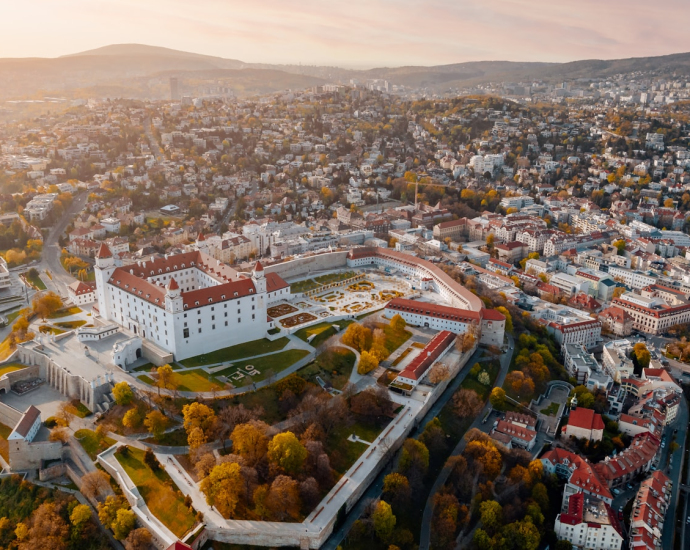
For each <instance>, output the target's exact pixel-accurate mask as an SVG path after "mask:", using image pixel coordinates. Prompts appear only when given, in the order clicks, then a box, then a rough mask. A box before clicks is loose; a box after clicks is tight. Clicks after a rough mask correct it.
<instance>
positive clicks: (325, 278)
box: [290, 271, 356, 294]
mask: <svg viewBox="0 0 690 550" xmlns="http://www.w3.org/2000/svg"><path fill="white" fill-rule="evenodd" d="M355 275H356V273H355V272H354V271H342V272H339V273H327V274H326V275H321V276H320V277H314V278H313V279H305V280H303V281H297V282H296V283H292V284H291V285H290V291H291V292H292V293H294V294H299V293H300V292H307V291H309V290H314V289H315V288H319V287H320V286H323V285H328V284H330V283H335V282H336V281H344V280H345V279H351V278H352V277H354V276H355Z"/></svg>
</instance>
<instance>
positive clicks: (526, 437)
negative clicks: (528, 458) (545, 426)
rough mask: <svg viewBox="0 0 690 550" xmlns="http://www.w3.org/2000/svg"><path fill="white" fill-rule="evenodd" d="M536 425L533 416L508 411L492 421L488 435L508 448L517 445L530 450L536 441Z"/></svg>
mask: <svg viewBox="0 0 690 550" xmlns="http://www.w3.org/2000/svg"><path fill="white" fill-rule="evenodd" d="M536 425H537V422H536V419H535V418H534V417H532V416H529V415H527V414H521V413H514V412H510V411H509V412H507V413H506V415H505V417H504V418H502V419H500V420H497V421H496V422H495V423H494V427H493V429H492V430H491V433H490V434H489V435H490V436H491V438H492V439H495V440H496V441H498V442H499V443H501V444H503V445H505V446H506V447H508V448H509V449H512V448H515V447H518V448H520V449H527V450H528V451H531V450H532V449H533V448H534V445H535V443H536V442H537V432H536V430H535V428H536Z"/></svg>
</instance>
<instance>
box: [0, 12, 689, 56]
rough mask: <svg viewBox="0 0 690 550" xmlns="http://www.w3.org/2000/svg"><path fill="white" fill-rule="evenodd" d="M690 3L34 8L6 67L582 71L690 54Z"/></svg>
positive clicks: (13, 25)
mask: <svg viewBox="0 0 690 550" xmlns="http://www.w3.org/2000/svg"><path fill="white" fill-rule="evenodd" d="M689 20H690V4H689V3H688V0H658V1H656V2H649V1H648V0H480V1H476V0H475V1H474V2H468V1H467V0H194V1H192V0H24V1H21V2H11V3H10V2H9V0H1V3H0V57H56V56H60V55H65V54H70V53H76V52H79V51H83V50H88V49H92V48H97V47H101V46H105V45H108V44H122V43H141V44H150V45H156V46H165V47H168V48H174V49H179V50H185V51H192V52H196V53H203V54H208V55H216V56H220V57H226V58H231V59H239V60H242V61H245V62H261V63H295V64H296V63H302V64H322V65H337V66H346V67H357V68H366V67H375V66H382V65H388V66H396V65H436V64H445V63H458V62H464V61H480V60H510V61H572V60H577V59H591V58H598V59H616V58H625V57H642V56H653V55H664V54H670V53H680V52H686V51H690V33H688V32H687V23H688V21H689Z"/></svg>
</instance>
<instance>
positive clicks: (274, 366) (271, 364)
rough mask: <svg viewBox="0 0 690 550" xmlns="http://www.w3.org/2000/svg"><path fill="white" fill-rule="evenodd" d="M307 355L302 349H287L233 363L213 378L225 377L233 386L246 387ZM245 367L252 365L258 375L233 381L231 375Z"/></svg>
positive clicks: (280, 370) (282, 369)
mask: <svg viewBox="0 0 690 550" xmlns="http://www.w3.org/2000/svg"><path fill="white" fill-rule="evenodd" d="M307 355H309V352H308V351H306V350H303V349H289V350H287V351H281V352H279V353H274V354H273V355H266V356H265V357H257V358H256V359H247V360H244V361H237V362H235V363H234V364H233V365H232V367H228V368H227V369H223V370H222V371H220V372H217V373H215V376H225V377H227V379H228V381H229V382H230V383H231V384H232V385H233V386H246V385H247V384H251V383H252V382H258V381H260V380H264V379H265V378H267V377H268V376H269V375H270V374H274V375H276V374H278V373H279V372H282V371H284V370H285V369H286V368H288V367H290V366H292V365H294V364H295V363H296V362H297V361H299V360H300V359H302V358H303V357H305V356H307ZM247 365H252V366H253V367H254V369H255V370H257V371H258V372H259V374H257V375H254V376H247V375H246V373H245V376H244V378H242V379H240V380H235V379H234V378H232V375H233V374H235V373H236V372H238V371H239V369H244V367H246V366H247Z"/></svg>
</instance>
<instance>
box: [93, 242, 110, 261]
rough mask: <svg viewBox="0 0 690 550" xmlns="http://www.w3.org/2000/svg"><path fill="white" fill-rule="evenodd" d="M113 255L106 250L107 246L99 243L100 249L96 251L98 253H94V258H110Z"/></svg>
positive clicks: (108, 249)
mask: <svg viewBox="0 0 690 550" xmlns="http://www.w3.org/2000/svg"><path fill="white" fill-rule="evenodd" d="M112 257H113V253H112V252H110V248H108V245H107V244H105V243H101V247H100V248H99V249H98V252H97V253H96V258H112Z"/></svg>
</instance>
